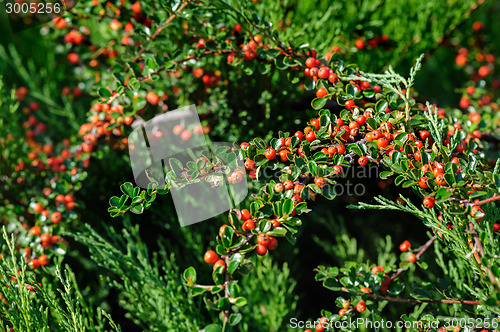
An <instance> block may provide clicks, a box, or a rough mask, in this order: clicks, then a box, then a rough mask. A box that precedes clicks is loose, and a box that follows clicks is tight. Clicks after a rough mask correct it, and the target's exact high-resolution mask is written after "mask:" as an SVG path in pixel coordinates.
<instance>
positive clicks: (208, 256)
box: [203, 250, 219, 264]
mask: <svg viewBox="0 0 500 332" xmlns="http://www.w3.org/2000/svg"><path fill="white" fill-rule="evenodd" d="M203 260H204V261H205V263H208V264H213V263H215V262H217V261H218V260H219V256H217V254H216V253H215V251H213V250H209V251H207V252H206V253H205V256H203Z"/></svg>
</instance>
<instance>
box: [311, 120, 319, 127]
mask: <svg viewBox="0 0 500 332" xmlns="http://www.w3.org/2000/svg"><path fill="white" fill-rule="evenodd" d="M311 126H314V127H316V130H319V128H320V127H321V122H320V121H319V120H318V119H313V120H311Z"/></svg>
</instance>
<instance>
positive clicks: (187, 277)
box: [182, 266, 196, 285]
mask: <svg viewBox="0 0 500 332" xmlns="http://www.w3.org/2000/svg"><path fill="white" fill-rule="evenodd" d="M182 276H183V277H184V281H186V282H187V283H188V285H192V284H194V283H196V270H195V269H194V267H192V266H190V267H188V268H187V269H185V270H184V273H183V274H182Z"/></svg>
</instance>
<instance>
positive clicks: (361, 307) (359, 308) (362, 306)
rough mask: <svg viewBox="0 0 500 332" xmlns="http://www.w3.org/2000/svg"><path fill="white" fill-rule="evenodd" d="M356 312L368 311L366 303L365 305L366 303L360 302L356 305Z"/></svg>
mask: <svg viewBox="0 0 500 332" xmlns="http://www.w3.org/2000/svg"><path fill="white" fill-rule="evenodd" d="M356 310H357V311H358V312H363V311H365V310H366V303H365V301H360V302H358V304H356Z"/></svg>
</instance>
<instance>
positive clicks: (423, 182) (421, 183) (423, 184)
mask: <svg viewBox="0 0 500 332" xmlns="http://www.w3.org/2000/svg"><path fill="white" fill-rule="evenodd" d="M427 180H429V178H428V177H427V176H422V177H421V178H420V180H418V185H419V186H420V188H423V189H426V188H429V185H428V184H427Z"/></svg>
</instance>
